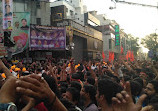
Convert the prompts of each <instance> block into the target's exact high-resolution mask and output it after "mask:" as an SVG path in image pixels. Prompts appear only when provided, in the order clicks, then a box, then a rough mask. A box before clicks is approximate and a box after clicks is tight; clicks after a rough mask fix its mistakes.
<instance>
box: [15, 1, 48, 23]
mask: <svg viewBox="0 0 158 111" xmlns="http://www.w3.org/2000/svg"><path fill="white" fill-rule="evenodd" d="M13 11H14V12H30V14H31V21H30V23H31V24H36V23H37V21H36V19H37V18H40V19H41V25H50V3H49V2H37V1H32V0H14V1H13Z"/></svg>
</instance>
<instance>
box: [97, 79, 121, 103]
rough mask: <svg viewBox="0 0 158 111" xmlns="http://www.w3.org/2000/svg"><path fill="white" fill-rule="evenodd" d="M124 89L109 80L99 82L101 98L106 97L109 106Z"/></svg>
mask: <svg viewBox="0 0 158 111" xmlns="http://www.w3.org/2000/svg"><path fill="white" fill-rule="evenodd" d="M122 89H123V88H122V87H121V86H120V85H119V84H117V83H116V82H113V81H111V80H109V79H100V80H99V81H98V91H99V96H100V95H104V97H105V99H106V101H107V103H108V105H111V104H112V97H114V96H116V94H117V93H120V92H121V91H122Z"/></svg>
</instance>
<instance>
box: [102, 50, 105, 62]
mask: <svg viewBox="0 0 158 111" xmlns="http://www.w3.org/2000/svg"><path fill="white" fill-rule="evenodd" d="M102 58H103V61H105V54H104V51H102Z"/></svg>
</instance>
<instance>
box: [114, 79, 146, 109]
mask: <svg viewBox="0 0 158 111" xmlns="http://www.w3.org/2000/svg"><path fill="white" fill-rule="evenodd" d="M146 97H147V95H146V94H144V95H142V96H140V98H139V100H138V102H137V104H134V102H133V99H132V94H131V88H130V83H129V82H127V83H126V89H125V91H122V92H121V93H118V94H117V95H116V97H113V98H112V101H113V105H112V107H113V110H114V111H141V109H142V104H143V101H144V99H145V98H146Z"/></svg>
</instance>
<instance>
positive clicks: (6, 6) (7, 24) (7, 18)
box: [2, 0, 13, 30]
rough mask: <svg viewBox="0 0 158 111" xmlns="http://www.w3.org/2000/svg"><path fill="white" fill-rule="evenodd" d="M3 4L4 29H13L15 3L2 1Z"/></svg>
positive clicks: (7, 0) (9, 0) (8, 0)
mask: <svg viewBox="0 0 158 111" xmlns="http://www.w3.org/2000/svg"><path fill="white" fill-rule="evenodd" d="M2 4H3V29H4V30H5V29H8V30H12V29H13V1H12V0H2Z"/></svg>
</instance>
